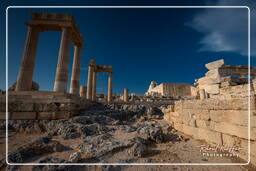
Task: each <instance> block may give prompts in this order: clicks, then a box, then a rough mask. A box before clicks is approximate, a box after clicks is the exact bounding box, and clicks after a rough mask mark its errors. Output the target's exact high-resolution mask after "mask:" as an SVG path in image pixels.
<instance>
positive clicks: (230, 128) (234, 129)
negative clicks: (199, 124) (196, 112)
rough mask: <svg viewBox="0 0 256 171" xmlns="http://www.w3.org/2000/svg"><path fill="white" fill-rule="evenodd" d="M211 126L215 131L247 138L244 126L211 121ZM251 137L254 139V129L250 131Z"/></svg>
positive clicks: (255, 134)
mask: <svg viewBox="0 0 256 171" xmlns="http://www.w3.org/2000/svg"><path fill="white" fill-rule="evenodd" d="M211 127H212V129H213V130H215V131H217V132H221V133H225V134H229V135H235V136H238V137H240V138H245V139H248V127H246V126H238V125H233V124H230V123H227V122H211ZM251 139H252V140H255V139H256V131H255V130H253V129H252V131H251Z"/></svg>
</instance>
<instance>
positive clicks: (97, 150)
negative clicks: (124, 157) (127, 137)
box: [75, 134, 127, 159]
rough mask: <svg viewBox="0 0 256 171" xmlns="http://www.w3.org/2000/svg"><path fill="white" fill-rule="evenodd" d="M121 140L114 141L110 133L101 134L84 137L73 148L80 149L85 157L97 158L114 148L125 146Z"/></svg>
mask: <svg viewBox="0 0 256 171" xmlns="http://www.w3.org/2000/svg"><path fill="white" fill-rule="evenodd" d="M126 146H127V145H125V144H123V143H122V142H119V141H116V140H115V139H113V138H112V137H111V136H110V135H107V134H103V135H97V136H90V137H86V138H85V139H84V140H82V142H81V143H80V144H77V145H75V149H77V150H78V151H81V153H82V154H83V156H85V158H88V159H89V158H94V157H95V158H99V157H101V156H103V155H106V154H108V153H110V152H113V151H115V150H118V149H121V148H124V147H126Z"/></svg>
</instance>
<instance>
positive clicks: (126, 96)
mask: <svg viewBox="0 0 256 171" xmlns="http://www.w3.org/2000/svg"><path fill="white" fill-rule="evenodd" d="M128 96H129V95H128V89H127V88H124V95H123V100H124V102H128V98H129V97H128Z"/></svg>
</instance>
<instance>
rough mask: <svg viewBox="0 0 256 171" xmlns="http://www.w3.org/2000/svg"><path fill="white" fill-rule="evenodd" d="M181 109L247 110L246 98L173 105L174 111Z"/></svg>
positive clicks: (205, 100) (196, 101)
mask: <svg viewBox="0 0 256 171" xmlns="http://www.w3.org/2000/svg"><path fill="white" fill-rule="evenodd" d="M252 105H255V104H252ZM181 109H206V110H248V98H237V99H223V100H219V99H211V98H209V99H204V100H186V101H179V102H177V103H175V111H176V110H181Z"/></svg>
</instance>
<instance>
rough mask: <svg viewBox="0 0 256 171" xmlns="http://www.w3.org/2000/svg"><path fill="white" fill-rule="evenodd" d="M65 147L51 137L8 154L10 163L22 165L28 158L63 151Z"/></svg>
mask: <svg viewBox="0 0 256 171" xmlns="http://www.w3.org/2000/svg"><path fill="white" fill-rule="evenodd" d="M64 149H65V147H64V146H63V145H62V144H60V143H59V142H57V141H52V140H51V137H41V138H39V139H37V140H35V141H34V142H32V143H29V144H27V145H24V146H21V147H19V148H18V149H17V150H16V151H15V152H12V153H9V154H8V161H9V162H10V163H24V162H26V160H27V159H29V158H30V157H35V156H37V155H42V154H46V153H52V152H60V151H63V150H64Z"/></svg>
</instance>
